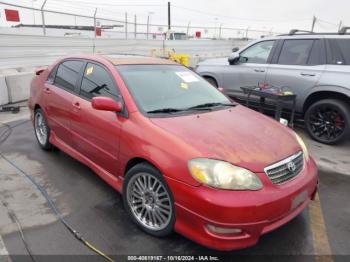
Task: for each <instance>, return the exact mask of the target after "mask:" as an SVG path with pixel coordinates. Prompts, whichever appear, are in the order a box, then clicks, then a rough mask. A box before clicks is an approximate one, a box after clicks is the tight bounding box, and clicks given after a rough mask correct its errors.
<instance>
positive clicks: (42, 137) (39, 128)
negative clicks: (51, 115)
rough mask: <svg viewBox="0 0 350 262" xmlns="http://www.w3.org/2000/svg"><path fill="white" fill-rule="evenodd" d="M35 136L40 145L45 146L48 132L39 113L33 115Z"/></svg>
mask: <svg viewBox="0 0 350 262" xmlns="http://www.w3.org/2000/svg"><path fill="white" fill-rule="evenodd" d="M35 134H36V137H37V138H38V141H39V143H40V144H41V145H45V144H46V141H47V137H48V130H47V126H46V122H45V119H44V116H43V115H42V113H41V112H37V113H36V114H35Z"/></svg>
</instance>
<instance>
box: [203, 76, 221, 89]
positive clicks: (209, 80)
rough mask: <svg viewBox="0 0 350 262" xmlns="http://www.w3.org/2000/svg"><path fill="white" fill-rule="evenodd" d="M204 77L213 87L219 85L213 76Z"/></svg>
mask: <svg viewBox="0 0 350 262" xmlns="http://www.w3.org/2000/svg"><path fill="white" fill-rule="evenodd" d="M204 79H205V80H207V81H208V82H209V83H210V84H211V85H212V86H213V87H216V88H218V87H219V85H218V83H217V82H216V80H215V79H214V78H212V77H208V76H205V77H204Z"/></svg>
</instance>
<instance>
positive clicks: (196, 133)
mask: <svg viewBox="0 0 350 262" xmlns="http://www.w3.org/2000/svg"><path fill="white" fill-rule="evenodd" d="M151 121H152V122H153V123H154V124H155V125H157V126H158V127H160V128H162V129H163V130H166V131H167V132H169V133H171V134H172V135H175V136H176V137H177V138H179V139H181V140H183V141H184V142H185V143H187V145H188V147H190V148H191V149H194V150H195V151H194V152H197V155H193V156H192V157H193V158H197V157H206V158H212V159H219V160H224V161H227V162H230V163H232V164H234V165H237V166H240V167H244V168H247V169H249V170H251V171H253V172H263V170H264V168H265V167H266V166H269V165H271V164H273V163H276V162H278V161H280V160H282V159H285V158H287V157H289V156H291V155H293V154H295V153H296V152H298V151H300V150H301V148H300V145H299V144H298V142H297V140H296V138H295V135H294V132H293V131H291V130H290V129H288V128H287V127H284V126H282V125H281V124H280V123H278V122H276V121H275V120H273V119H270V118H268V117H266V116H264V115H262V114H259V113H257V112H254V111H252V110H250V109H248V108H246V107H244V106H240V105H239V106H236V107H234V108H230V109H224V110H217V111H213V112H208V113H202V114H195V115H187V116H174V117H170V118H168V117H166V118H151Z"/></svg>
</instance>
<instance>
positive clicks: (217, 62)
mask: <svg viewBox="0 0 350 262" xmlns="http://www.w3.org/2000/svg"><path fill="white" fill-rule="evenodd" d="M207 65H216V66H223V65H229V63H228V58H227V57H226V58H212V59H206V60H204V61H202V62H199V63H198V66H207Z"/></svg>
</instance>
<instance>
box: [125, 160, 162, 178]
mask: <svg viewBox="0 0 350 262" xmlns="http://www.w3.org/2000/svg"><path fill="white" fill-rule="evenodd" d="M141 163H147V164H149V165H151V166H153V167H154V168H156V169H157V170H159V171H160V169H159V168H158V167H157V165H155V164H154V163H152V162H151V161H150V160H148V159H146V158H144V157H134V158H131V159H129V161H128V162H127V163H126V165H125V167H124V172H123V176H125V175H126V174H127V173H128V171H129V170H130V169H131V168H133V167H134V166H136V165H138V164H141ZM160 172H161V171H160Z"/></svg>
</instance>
